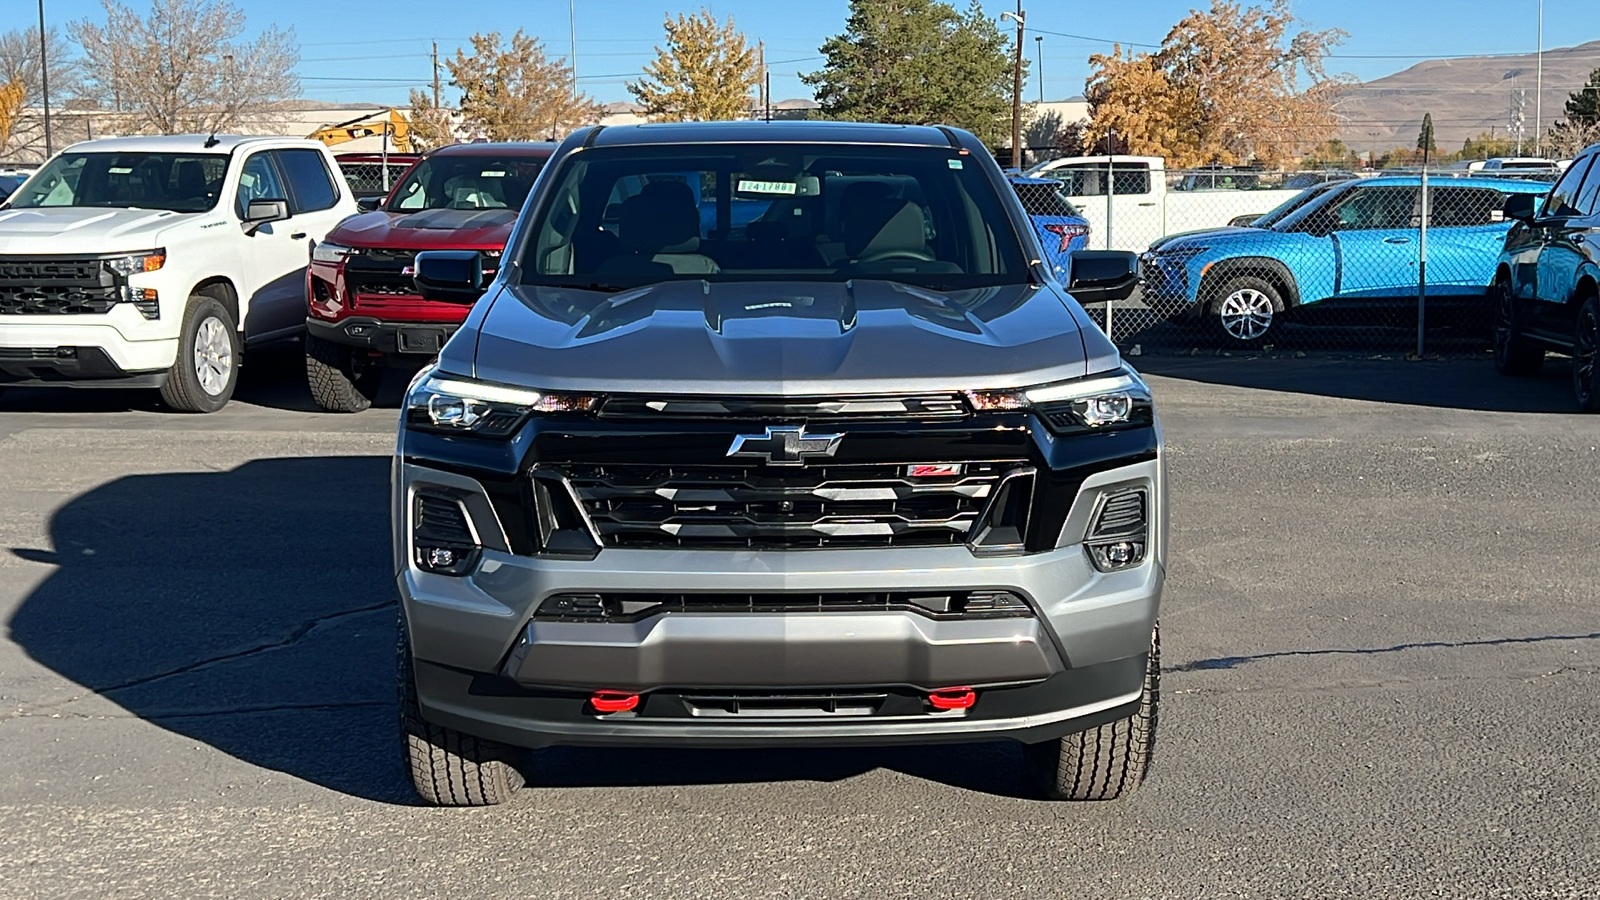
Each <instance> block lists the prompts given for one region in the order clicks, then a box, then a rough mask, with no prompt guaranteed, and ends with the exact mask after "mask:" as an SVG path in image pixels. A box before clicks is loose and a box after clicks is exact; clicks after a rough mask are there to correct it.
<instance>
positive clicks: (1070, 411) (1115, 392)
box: [967, 368, 1155, 434]
mask: <svg viewBox="0 0 1600 900" xmlns="http://www.w3.org/2000/svg"><path fill="white" fill-rule="evenodd" d="M967 402H968V403H970V404H972V407H973V409H976V410H979V411H985V410H1007V409H1017V410H1021V409H1031V410H1034V411H1035V412H1037V413H1038V414H1039V416H1040V417H1041V418H1042V419H1044V421H1045V423H1046V424H1047V425H1049V427H1050V430H1051V431H1053V432H1056V433H1057V434H1071V433H1083V432H1090V431H1115V430H1117V429H1119V428H1136V427H1139V426H1143V425H1149V424H1151V423H1152V422H1154V421H1155V413H1154V407H1153V406H1152V405H1151V402H1150V388H1149V387H1147V386H1146V385H1145V383H1144V381H1143V379H1141V378H1140V377H1139V375H1138V373H1136V372H1134V371H1133V370H1132V369H1128V368H1121V369H1116V370H1114V371H1111V372H1102V373H1100V374H1098V375H1091V376H1089V377H1088V378H1077V379H1074V380H1072V381H1062V382H1058V383H1056V384H1047V385H1041V386H1039V387H1035V388H1027V389H1025V390H1018V391H969V392H967Z"/></svg>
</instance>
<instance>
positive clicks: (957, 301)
mask: <svg viewBox="0 0 1600 900" xmlns="http://www.w3.org/2000/svg"><path fill="white" fill-rule="evenodd" d="M1057 290H1058V289H1057V288H1056V287H1055V286H1053V285H1006V286H1002V287H994V288H984V289H979V290H963V291H953V292H949V293H942V292H938V291H932V290H927V289H923V288H917V287H912V286H908V285H905V284H901V283H898V282H890V281H864V280H862V281H853V282H848V283H838V282H787V283H776V284H775V283H771V282H725V283H715V284H713V283H710V282H705V281H669V282H663V283H661V284H656V285H651V286H648V287H642V288H636V289H632V290H627V291H622V292H619V293H609V294H608V293H601V292H596V291H587V290H579V289H575V288H564V287H540V286H528V285H509V286H503V287H500V288H499V293H498V294H496V295H495V296H493V297H491V298H489V299H488V300H487V301H485V302H489V303H490V304H491V305H490V306H489V307H488V309H487V311H486V312H482V313H481V314H480V315H481V326H480V329H479V333H478V334H477V336H476V337H477V340H476V342H475V343H472V342H469V341H451V342H450V343H449V344H448V345H447V346H446V347H445V351H444V353H443V354H441V367H442V368H444V369H445V370H446V371H452V372H460V373H463V374H472V375H475V376H476V377H478V378H482V379H484V380H487V381H495V382H501V383H506V384H514V385H520V386H525V387H532V388H540V389H547V390H564V391H590V392H642V391H659V392H662V393H673V394H745V395H752V394H755V395H791V396H792V395H835V394H877V393H898V392H912V391H918V392H920V391H950V390H959V389H982V388H1010V387H1023V386H1027V385H1033V384H1041V383H1045V382H1051V381H1060V380H1064V379H1069V378H1079V377H1082V376H1083V375H1085V374H1086V363H1085V347H1084V339H1083V336H1082V334H1081V333H1080V325H1079V318H1078V317H1077V316H1075V315H1074V312H1073V310H1072V309H1070V308H1069V304H1071V303H1072V302H1073V301H1072V300H1070V299H1068V298H1067V297H1065V296H1063V295H1061V294H1059V293H1058V292H1057ZM462 336H463V337H466V338H470V337H472V334H471V332H470V330H469V331H464V332H463V333H462Z"/></svg>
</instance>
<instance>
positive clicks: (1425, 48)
mask: <svg viewBox="0 0 1600 900" xmlns="http://www.w3.org/2000/svg"><path fill="white" fill-rule="evenodd" d="M123 2H124V3H126V4H127V5H129V6H131V7H132V8H134V9H136V10H140V11H143V10H144V9H147V8H148V7H147V5H146V2H147V0H123ZM1204 2H1206V4H1207V5H1208V4H1209V0H1204ZM235 4H236V5H237V6H239V7H240V8H241V9H243V10H244V12H245V14H246V16H247V18H248V21H249V26H248V27H249V28H250V29H256V28H261V27H265V26H268V25H273V24H276V25H278V26H280V27H292V28H293V29H294V33H295V36H296V38H297V39H298V41H299V43H300V48H301V57H302V62H301V64H300V67H299V74H300V75H301V78H302V79H303V81H302V93H303V95H304V96H306V97H309V98H313V99H319V100H331V101H348V102H352V103H355V102H372V103H403V102H404V101H405V98H406V91H407V88H408V87H411V86H417V87H420V86H422V85H423V84H424V83H425V82H426V81H427V80H428V79H429V77H430V73H431V69H430V65H429V61H428V49H429V42H430V41H432V40H437V41H438V42H439V53H440V57H441V58H443V57H445V56H447V55H449V54H450V53H453V51H454V50H455V48H456V47H457V46H459V45H462V44H464V43H465V42H466V40H467V38H468V37H469V36H470V35H472V34H473V33H474V32H479V31H495V30H498V31H501V32H503V33H505V34H510V33H512V32H514V31H516V30H517V29H518V28H522V29H523V30H525V31H527V32H528V33H530V34H532V35H534V36H536V37H539V38H540V39H542V40H543V41H544V42H545V45H546V47H547V49H548V50H549V51H550V52H551V53H552V54H554V55H560V56H565V55H567V54H568V53H569V52H570V50H571V42H570V38H569V34H570V32H569V28H568V17H567V13H568V2H567V0H500V2H479V0H445V2H440V0H387V2H383V3H372V2H365V0H270V2H269V0H235ZM4 5H5V6H6V7H7V12H8V13H15V12H17V11H21V10H26V11H27V13H28V15H26V16H24V17H23V19H22V20H21V21H18V20H16V19H15V18H14V17H13V15H10V14H8V15H7V16H5V17H4V20H0V29H9V28H14V27H26V26H27V25H28V24H31V16H32V14H33V9H34V4H33V3H32V2H28V0H4ZM701 5H702V4H701V3H699V2H695V0H684V2H682V3H671V4H669V3H663V2H661V0H577V2H576V8H577V15H576V22H577V33H578V41H577V67H578V77H579V82H580V84H581V85H582V86H583V87H584V88H585V90H587V91H588V92H589V93H590V94H591V95H592V96H594V97H595V98H596V99H598V100H600V101H602V102H607V101H612V100H626V99H628V95H627V91H626V90H625V88H624V86H623V85H624V82H626V81H628V80H629V79H632V78H637V77H638V72H639V70H640V69H641V68H642V67H643V65H644V64H645V63H646V62H647V61H648V60H649V59H651V58H652V57H653V56H654V52H653V47H654V45H655V44H656V43H658V42H660V40H661V36H662V31H661V22H662V20H663V18H664V17H665V15H666V14H668V13H669V12H670V13H673V14H676V13H678V12H693V11H695V10H698V9H699V8H700V6H701ZM704 5H705V6H707V7H708V8H709V9H710V10H711V11H712V12H713V13H714V14H716V15H717V16H719V17H724V16H728V15H730V14H731V15H732V16H733V17H734V18H735V20H736V21H737V23H738V25H739V27H740V29H741V30H743V31H744V32H745V34H746V36H747V37H748V38H749V39H750V40H751V41H752V42H754V41H755V40H757V39H764V40H765V41H766V44H767V59H768V60H769V61H771V62H772V63H773V65H772V93H773V97H774V99H783V98H786V97H800V96H809V95H810V92H809V91H808V90H807V89H806V87H805V85H803V84H801V83H800V80H799V78H798V75H797V73H799V72H802V71H812V70H814V69H815V68H817V67H818V66H819V65H820V62H821V60H820V59H818V58H815V57H817V55H818V54H817V48H818V47H819V46H820V45H821V44H822V42H823V41H824V40H826V39H827V38H828V37H829V36H830V35H833V34H837V33H838V32H840V31H841V30H842V29H843V27H844V22H845V17H846V14H847V10H848V7H849V4H848V3H847V2H846V0H715V2H707V3H705V4H704ZM956 5H957V6H958V8H964V7H965V0H957V3H956ZM1197 5H1201V4H1200V3H1197V2H1168V0H1122V2H1115V3H1107V2H1104V0H1101V2H1089V0H1024V9H1025V10H1026V12H1027V16H1028V20H1029V26H1030V28H1034V29H1038V31H1037V32H1035V33H1031V34H1030V35H1029V36H1028V37H1027V38H1026V40H1025V43H1026V45H1027V53H1028V58H1029V60H1030V62H1031V63H1032V66H1033V70H1032V71H1030V73H1029V83H1028V86H1027V89H1026V92H1025V95H1026V96H1027V98H1028V99H1030V100H1032V99H1037V98H1038V96H1039V82H1038V80H1037V78H1038V76H1039V69H1038V62H1037V60H1038V53H1039V51H1040V50H1041V49H1042V50H1043V76H1044V94H1045V96H1046V98H1047V99H1052V100H1055V99H1062V98H1065V97H1068V96H1072V95H1075V94H1080V93H1082V91H1083V83H1084V78H1085V77H1086V76H1087V75H1088V72H1089V66H1088V62H1087V59H1088V56H1089V55H1090V54H1092V53H1096V52H1103V51H1107V50H1109V49H1110V44H1109V43H1106V42H1105V41H1111V40H1120V41H1124V42H1127V43H1140V44H1150V45H1155V44H1159V43H1160V41H1161V38H1162V37H1163V36H1164V35H1165V34H1166V32H1167V31H1168V30H1169V29H1170V28H1171V27H1172V25H1173V24H1174V23H1176V22H1177V21H1178V19H1180V18H1182V17H1183V16H1184V15H1186V14H1187V13H1188V11H1189V9H1190V8H1191V7H1194V6H1197ZM984 7H985V9H986V10H987V11H988V12H990V13H991V14H993V15H996V16H998V15H999V13H1000V12H1001V10H1005V9H1014V8H1015V2H1014V0H1013V2H1010V3H1007V2H994V0H990V2H986V3H985V4H984ZM1293 8H1294V11H1295V13H1296V15H1298V16H1299V17H1300V18H1301V19H1302V20H1303V22H1304V24H1305V26H1306V27H1309V28H1316V29H1323V28H1342V29H1344V30H1345V31H1347V32H1349V35H1350V36H1349V38H1348V39H1347V40H1346V42H1345V43H1344V44H1343V45H1342V46H1341V47H1340V48H1339V49H1338V51H1337V53H1338V54H1339V58H1337V59H1334V60H1331V61H1330V68H1331V70H1332V71H1334V72H1348V73H1350V74H1352V75H1355V76H1356V77H1358V78H1361V79H1363V80H1368V79H1372V78H1377V77H1381V76H1383V75H1387V74H1389V73H1391V72H1395V71H1399V70H1400V69H1403V68H1405V67H1407V66H1409V65H1411V64H1413V63H1415V62H1419V61H1421V60H1423V59H1428V58H1433V57H1439V56H1446V55H1459V54H1481V53H1516V52H1529V51H1532V50H1533V49H1534V48H1535V47H1536V46H1537V32H1536V20H1537V14H1536V9H1537V0H1493V2H1489V0H1454V2H1450V3H1443V4H1441V3H1438V2H1430V3H1421V2H1416V0H1397V2H1391V3H1373V2H1362V0H1355V2H1352V0H1294V2H1293ZM1101 10H1112V11H1113V12H1110V13H1106V12H1102V11H1101ZM45 12H46V16H47V18H48V20H49V21H50V22H51V23H53V24H58V25H59V24H62V23H65V22H67V21H70V20H74V19H80V18H84V17H98V16H100V15H102V13H101V7H100V2H99V0H45ZM1544 23H1545V29H1544V38H1545V40H1544V45H1545V47H1546V48H1549V47H1563V46H1572V45H1574V44H1581V43H1584V42H1586V41H1591V40H1595V39H1600V4H1597V3H1595V2H1593V0H1545V3H1544ZM1007 24H1009V23H1007ZM1050 32H1054V33H1050ZM1035 35H1038V36H1042V37H1043V38H1044V41H1043V44H1042V47H1041V46H1040V45H1038V44H1036V42H1035V41H1034V37H1035ZM1068 35H1076V37H1069V36H1068ZM1085 38H1090V39H1095V40H1089V39H1085ZM1596 64H1597V65H1600V59H1597V60H1596Z"/></svg>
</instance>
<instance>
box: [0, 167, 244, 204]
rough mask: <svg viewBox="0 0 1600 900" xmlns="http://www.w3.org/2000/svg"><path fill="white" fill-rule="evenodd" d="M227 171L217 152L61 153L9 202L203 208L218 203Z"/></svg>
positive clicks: (29, 180)
mask: <svg viewBox="0 0 1600 900" xmlns="http://www.w3.org/2000/svg"><path fill="white" fill-rule="evenodd" d="M227 171H228V157H227V156H226V155H225V154H221V153H205V154H199V153H63V154H61V155H60V156H58V157H56V158H55V159H52V160H50V162H49V163H47V164H46V165H45V167H44V168H43V169H40V170H39V172H38V173H37V174H35V175H34V176H33V177H32V178H30V179H28V181H27V183H26V184H25V185H23V187H22V188H21V189H19V190H18V191H17V192H16V193H15V194H14V195H12V197H11V200H10V205H11V207H12V208H13V209H26V208H30V207H39V206H108V207H121V208H132V209H165V210H171V211H172V212H205V211H206V210H208V209H211V208H212V207H214V206H216V205H217V197H218V196H220V195H221V193H222V177H223V175H225V174H226V173H227Z"/></svg>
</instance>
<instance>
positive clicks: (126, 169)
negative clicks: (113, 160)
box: [106, 166, 133, 175]
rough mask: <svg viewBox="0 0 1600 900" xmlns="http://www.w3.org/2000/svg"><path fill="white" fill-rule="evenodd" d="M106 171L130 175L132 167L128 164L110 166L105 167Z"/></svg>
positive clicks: (113, 173)
mask: <svg viewBox="0 0 1600 900" xmlns="http://www.w3.org/2000/svg"><path fill="white" fill-rule="evenodd" d="M106 172H107V173H109V174H112V175H132V174H133V169H132V167H130V166H112V167H111V168H109V169H106Z"/></svg>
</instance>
